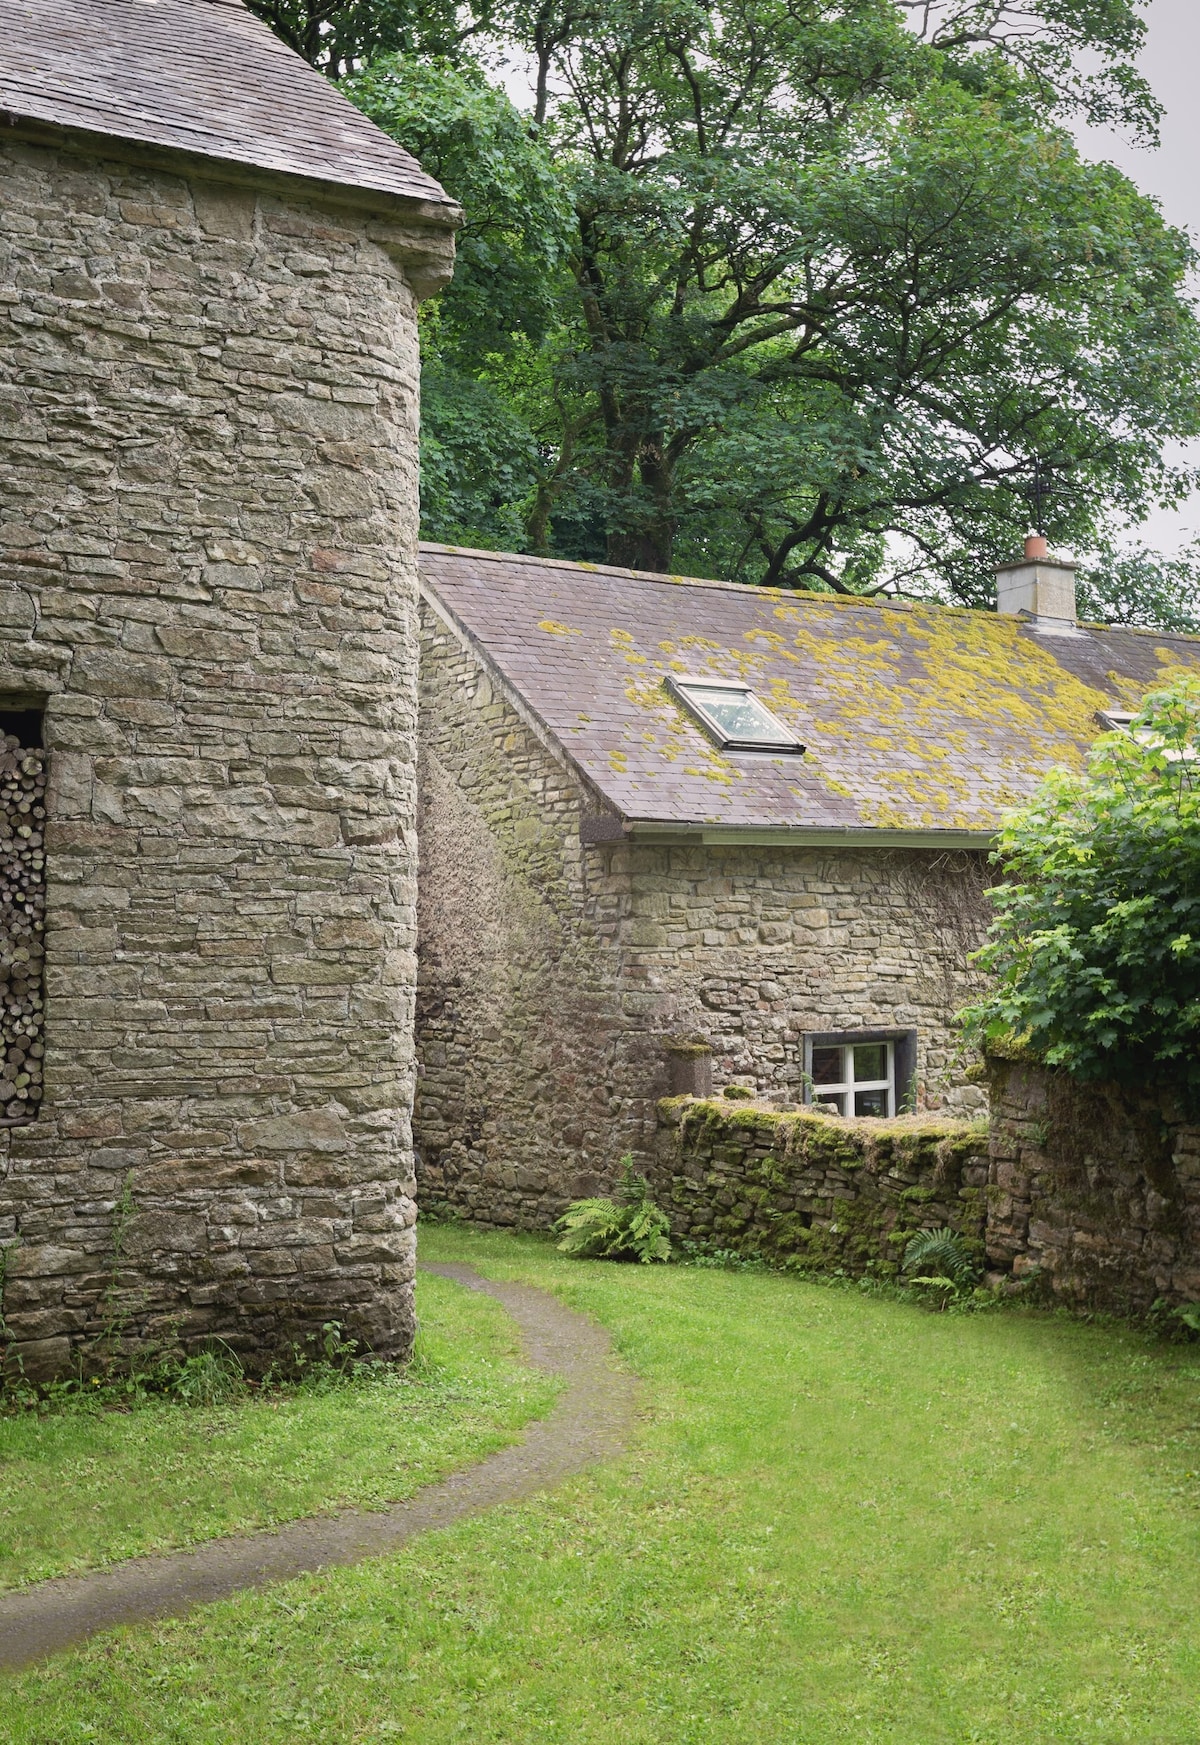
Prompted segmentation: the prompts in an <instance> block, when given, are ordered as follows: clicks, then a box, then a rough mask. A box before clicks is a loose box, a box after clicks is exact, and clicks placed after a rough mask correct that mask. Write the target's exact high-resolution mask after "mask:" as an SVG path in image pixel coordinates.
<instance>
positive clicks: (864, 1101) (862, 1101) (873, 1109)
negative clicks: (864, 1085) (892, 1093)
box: [854, 1091, 888, 1117]
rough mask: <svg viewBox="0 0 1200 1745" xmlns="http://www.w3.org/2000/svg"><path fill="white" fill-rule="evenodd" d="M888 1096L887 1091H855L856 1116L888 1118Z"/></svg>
mask: <svg viewBox="0 0 1200 1745" xmlns="http://www.w3.org/2000/svg"><path fill="white" fill-rule="evenodd" d="M887 1112H888V1094H887V1092H886V1091H855V1093H854V1113H855V1114H856V1115H882V1116H884V1117H886V1116H887Z"/></svg>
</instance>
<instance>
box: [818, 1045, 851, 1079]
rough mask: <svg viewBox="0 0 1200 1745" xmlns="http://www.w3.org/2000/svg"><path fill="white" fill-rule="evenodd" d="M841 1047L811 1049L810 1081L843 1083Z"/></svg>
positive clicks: (842, 1051)
mask: <svg viewBox="0 0 1200 1745" xmlns="http://www.w3.org/2000/svg"><path fill="white" fill-rule="evenodd" d="M844 1052H845V1051H844V1050H843V1049H841V1048H814V1049H813V1051H812V1081H813V1084H814V1085H844V1084H845V1082H846V1079H845V1074H844V1072H843V1070H842V1055H843V1053H844Z"/></svg>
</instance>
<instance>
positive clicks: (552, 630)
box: [526, 618, 583, 636]
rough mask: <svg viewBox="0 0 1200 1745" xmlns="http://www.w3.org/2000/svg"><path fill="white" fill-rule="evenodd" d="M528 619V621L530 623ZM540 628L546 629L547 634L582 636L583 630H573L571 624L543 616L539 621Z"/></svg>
mask: <svg viewBox="0 0 1200 1745" xmlns="http://www.w3.org/2000/svg"><path fill="white" fill-rule="evenodd" d="M528 622H529V621H528V619H526V623H528ZM538 629H539V630H544V631H545V632H546V635H547V636H582V635H583V631H582V630H573V629H572V628H571V626H570V625H569V624H560V623H559V622H558V620H557V619H555V618H542V619H539V621H538Z"/></svg>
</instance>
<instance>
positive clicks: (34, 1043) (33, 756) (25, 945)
mask: <svg viewBox="0 0 1200 1745" xmlns="http://www.w3.org/2000/svg"><path fill="white" fill-rule="evenodd" d="M45 823H46V754H45V752H44V751H38V750H33V749H31V748H29V747H27V746H22V744H21V742H20V740H19V739H17V738H16V736H15V735H14V734H11V733H9V734H6V735H5V736H4V738H3V740H2V741H0V1048H2V1049H3V1059H2V1060H0V1121H2V1122H3V1123H4V1124H5V1125H7V1124H10V1123H12V1122H15V1121H31V1120H32V1119H33V1118H34V1116H35V1115H36V1114H37V1110H38V1104H39V1103H40V1102H41V1100H42V1056H43V1054H44V1052H45V1048H44V1044H43V1040H42V1025H43V995H42V966H43V962H44V957H45V951H44V945H43V938H42V934H43V928H44V926H45V914H46V858H45V846H44V832H45Z"/></svg>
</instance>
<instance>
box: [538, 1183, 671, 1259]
mask: <svg viewBox="0 0 1200 1745" xmlns="http://www.w3.org/2000/svg"><path fill="white" fill-rule="evenodd" d="M554 1228H555V1229H556V1230H558V1231H561V1233H562V1240H561V1241H560V1243H559V1244H558V1246H559V1249H560V1251H561V1252H562V1253H563V1254H570V1255H573V1256H574V1257H575V1259H577V1260H637V1261H640V1262H641V1263H642V1264H643V1265H644V1266H648V1265H649V1264H650V1262H651V1261H653V1260H670V1258H671V1226H670V1223H669V1221H668V1219H667V1215H666V1213H665V1212H664V1211H663V1210H662V1209H661V1208H660V1207H659V1206H656V1205H655V1203H654V1200H653V1199H652V1198H651V1195H650V1183H649V1182H648V1181H647V1180H646V1178H645V1176H641V1175H636V1174H635V1173H634V1168H633V1158H632V1157H623V1158H622V1159H621V1185H620V1188H619V1190H618V1196H617V1198H616V1199H605V1198H596V1199H590V1200H575V1201H574V1202H573V1203H572V1204H571V1205H570V1206H568V1207H567V1209H566V1211H565V1212H564V1213H563V1215H562V1217H561V1218H560V1219H559V1220H558V1222H557V1224H556V1225H555V1226H554Z"/></svg>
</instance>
